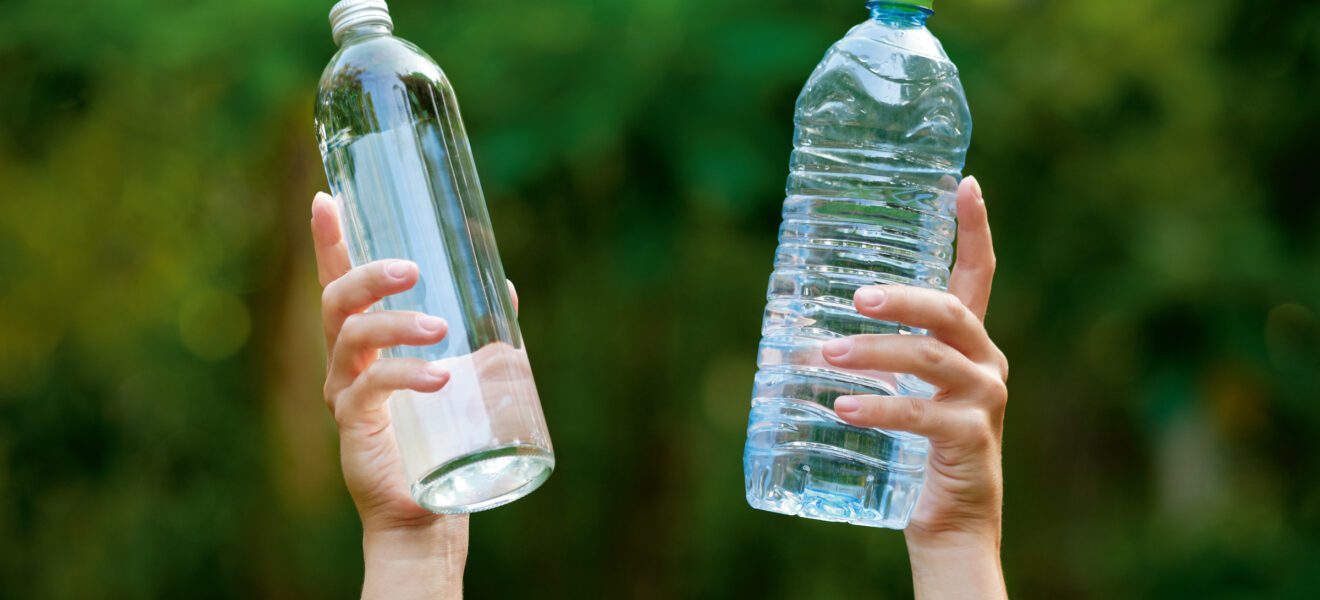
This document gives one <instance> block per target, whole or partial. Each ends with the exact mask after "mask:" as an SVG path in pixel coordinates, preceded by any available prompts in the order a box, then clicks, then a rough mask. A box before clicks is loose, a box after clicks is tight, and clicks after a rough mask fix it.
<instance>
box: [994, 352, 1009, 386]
mask: <svg viewBox="0 0 1320 600" xmlns="http://www.w3.org/2000/svg"><path fill="white" fill-rule="evenodd" d="M996 358H997V361H996V362H997V364H998V366H999V379H1000V381H1001V382H1003V383H1008V357H1007V356H1004V353H1003V352H999V354H998V356H997V357H996Z"/></svg>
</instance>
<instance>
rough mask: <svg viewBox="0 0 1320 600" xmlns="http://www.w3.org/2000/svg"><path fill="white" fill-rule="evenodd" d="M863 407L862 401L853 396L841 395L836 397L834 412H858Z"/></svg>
mask: <svg viewBox="0 0 1320 600" xmlns="http://www.w3.org/2000/svg"><path fill="white" fill-rule="evenodd" d="M861 408H862V401H861V400H858V399H856V398H853V397H852V396H839V397H838V398H835V399H834V412H836V413H841V412H849V413H850V412H857V411H858V410H860V409H861Z"/></svg>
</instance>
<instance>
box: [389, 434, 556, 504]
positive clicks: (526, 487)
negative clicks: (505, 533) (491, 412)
mask: <svg viewBox="0 0 1320 600" xmlns="http://www.w3.org/2000/svg"><path fill="white" fill-rule="evenodd" d="M554 468H555V456H554V454H552V453H550V452H548V451H547V450H546V449H544V448H541V447H538V446H530V445H521V444H520V445H514V446H503V447H500V448H491V449H489V450H483V451H481V452H476V453H473V454H469V455H467V456H462V457H459V458H457V459H454V460H452V461H450V462H448V463H446V464H444V465H441V466H439V467H437V468H436V469H435V470H434V471H431V473H429V474H428V475H426V476H425V477H423V478H421V479H420V480H419V481H418V482H417V483H414V484H413V485H412V490H411V491H412V497H413V500H415V501H416V502H417V504H418V505H420V506H421V507H422V508H425V509H426V510H429V511H431V512H433V513H438V514H464V513H474V512H478V511H482V510H486V509H490V508H495V507H497V506H503V505H505V504H508V503H510V502H513V501H514V500H517V499H519V498H522V497H523V496H526V495H527V494H530V493H532V492H533V491H535V490H536V488H538V487H541V484H542V483H545V480H546V479H548V478H549V477H550V473H551V471H553V470H554Z"/></svg>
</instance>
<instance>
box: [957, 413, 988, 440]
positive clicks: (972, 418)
mask: <svg viewBox="0 0 1320 600" xmlns="http://www.w3.org/2000/svg"><path fill="white" fill-rule="evenodd" d="M959 420H960V421H961V426H960V427H959V429H961V432H960V435H959V437H960V438H961V441H962V445H963V446H964V447H967V448H986V447H989V446H990V445H992V444H993V443H994V441H995V429H994V426H993V424H992V423H991V420H990V415H989V414H988V413H986V412H985V411H982V410H970V411H966V412H965V413H964V417H963V418H962V419H959Z"/></svg>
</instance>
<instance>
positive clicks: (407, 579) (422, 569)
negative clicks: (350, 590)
mask: <svg viewBox="0 0 1320 600" xmlns="http://www.w3.org/2000/svg"><path fill="white" fill-rule="evenodd" d="M467 547H468V517H467V515H454V516H443V517H438V518H436V519H435V520H434V521H433V522H431V523H427V524H425V525H417V526H409V527H392V528H376V529H371V528H366V529H364V531H363V534H362V554H363V559H364V563H365V576H364V581H363V589H362V597H363V598H374V597H381V598H436V597H439V598H460V597H462V589H463V569H464V566H465V565H466V563H467Z"/></svg>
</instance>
